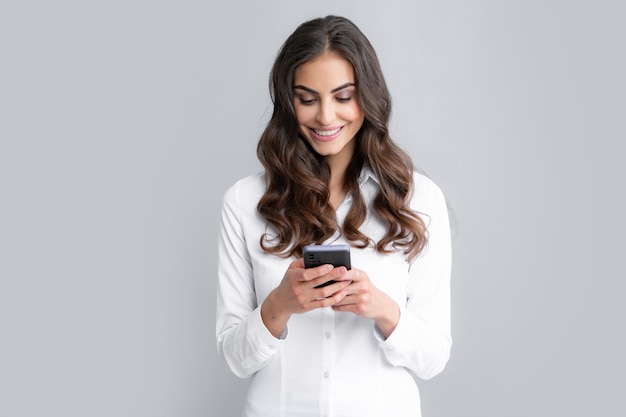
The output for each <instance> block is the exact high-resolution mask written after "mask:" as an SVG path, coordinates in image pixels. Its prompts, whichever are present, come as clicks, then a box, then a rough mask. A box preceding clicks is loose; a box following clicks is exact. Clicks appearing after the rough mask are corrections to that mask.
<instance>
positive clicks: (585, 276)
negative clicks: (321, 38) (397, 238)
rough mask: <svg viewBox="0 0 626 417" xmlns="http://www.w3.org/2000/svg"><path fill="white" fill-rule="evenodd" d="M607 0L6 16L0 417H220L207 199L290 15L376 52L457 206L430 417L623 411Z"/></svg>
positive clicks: (419, 154) (618, 188) (213, 210)
mask: <svg viewBox="0 0 626 417" xmlns="http://www.w3.org/2000/svg"><path fill="white" fill-rule="evenodd" d="M618 3H620V2H618V1H615V2H610V1H593V2H592V1H587V2H583V1H557V0H544V1H532V0H531V1H486V0H484V1H437V2H435V1H432V2H425V1H417V2H415V1H405V2H397V1H378V0H376V1H362V0H361V1H336V0H334V1H306V2H304V1H286V0H285V1H276V0H274V1H263V2H261V1H259V2H255V1H249V2H241V1H233V2H210V1H204V2H201V1H185V0H182V1H176V2H174V1H139V0H126V1H107V2H104V1H101V2H81V1H63V0H61V1H55V2H44V1H30V2H18V1H8V2H6V1H5V2H2V5H1V6H0V47H1V50H0V53H1V54H0V62H1V65H0V138H1V145H0V187H1V188H0V193H1V194H0V198H1V205H0V257H1V258H0V259H1V261H0V278H1V280H0V338H1V339H0V416H2V417H21V416H29V417H30V416H33V417H34V416H64V417H74V416H76V417H79V416H80V417H84V416H94V417H95V416H107V417H108V416H129V417H155V416H163V417H196V416H198V417H199V416H236V415H238V414H239V412H240V409H241V402H242V398H243V395H244V389H245V382H244V381H240V380H238V379H236V378H235V377H234V376H232V375H231V374H230V373H229V372H228V371H227V370H226V368H225V366H224V365H223V364H222V362H221V361H220V359H219V358H218V356H217V353H216V349H215V339H214V317H215V313H214V308H215V303H214V288H215V262H216V232H217V226H218V217H219V205H220V199H221V195H222V193H223V192H224V190H225V189H226V187H228V186H229V185H230V184H231V183H232V182H233V181H235V180H236V179H238V178H240V177H242V176H245V175H248V174H251V173H254V172H256V171H258V170H259V169H260V166H259V164H258V162H257V160H256V156H255V146H256V141H257V139H258V136H259V134H260V132H261V130H262V129H263V126H264V123H265V122H266V120H267V117H268V114H269V112H270V110H271V107H270V102H269V96H268V92H267V76H268V72H269V69H270V66H271V64H272V62H273V59H274V57H275V54H276V52H277V50H278V48H279V46H280V44H281V43H282V42H283V40H284V39H285V38H286V36H287V35H288V34H289V33H291V31H292V30H293V29H295V27H296V26H297V24H299V23H300V22H302V21H304V20H308V19H310V18H313V17H317V16H323V15H326V14H331V13H332V14H342V15H345V16H347V17H349V18H351V19H352V20H353V21H354V22H355V23H356V24H357V25H359V26H360V27H361V29H362V30H363V31H364V32H365V33H366V34H367V36H368V37H369V38H370V40H371V41H372V43H373V45H374V47H375V48H376V49H377V51H378V54H379V57H380V59H381V62H382V66H383V70H384V72H385V74H386V77H387V80H388V83H389V87H390V90H391V93H392V97H393V99H394V113H393V120H392V134H393V137H394V138H395V139H396V140H397V142H399V143H400V144H401V145H402V146H403V147H404V148H405V149H406V150H407V151H409V153H410V154H411V155H412V156H413V157H414V159H415V162H416V165H417V166H419V167H420V168H421V169H422V170H424V171H425V172H426V173H427V174H428V175H430V176H431V177H432V178H433V179H434V180H435V181H436V182H437V183H438V184H439V185H440V186H441V187H442V188H443V190H444V191H445V193H446V195H447V197H448V200H449V203H450V206H451V208H452V209H453V212H454V214H455V237H454V265H453V271H454V272H453V285H452V292H453V294H452V295H453V332H454V346H453V351H452V358H451V360H450V363H449V366H448V367H447V369H446V370H445V371H444V373H443V374H441V375H439V376H438V377H436V378H435V379H433V380H431V381H426V382H421V383H420V386H421V389H422V396H423V404H424V415H425V417H444V416H459V417H461V416H467V417H469V416H480V417H491V416H493V417H502V416H507V417H514V416H591V415H601V416H618V415H619V416H623V415H624V413H625V407H624V403H623V391H624V388H626V386H625V385H624V382H623V381H624V380H623V375H624V372H625V371H626V369H625V368H626V367H625V361H624V358H623V354H624V353H623V352H624V351H625V350H626V343H625V337H624V317H625V313H626V311H625V308H624V305H623V303H622V293H623V290H624V283H623V280H624V278H625V274H624V269H623V268H622V262H620V261H621V260H622V259H623V249H624V244H623V236H624V232H625V228H624V220H623V216H624V208H625V207H624V202H623V194H624V191H623V183H624V178H625V175H624V169H623V168H622V167H621V165H622V157H623V148H622V147H621V143H620V142H623V141H624V139H626V135H625V129H624V127H623V123H624V118H625V117H624V116H625V114H626V112H625V110H626V108H625V105H624V97H625V94H626V84H625V82H624V74H625V73H626V59H625V57H624V39H625V38H626V31H625V30H624V22H623V17H624V11H625V10H624V7H623V6H618Z"/></svg>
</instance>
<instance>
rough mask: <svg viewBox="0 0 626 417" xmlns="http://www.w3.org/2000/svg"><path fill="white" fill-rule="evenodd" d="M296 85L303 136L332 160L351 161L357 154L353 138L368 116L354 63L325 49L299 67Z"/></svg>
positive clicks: (296, 73)
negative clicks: (363, 104) (360, 94)
mask: <svg viewBox="0 0 626 417" xmlns="http://www.w3.org/2000/svg"><path fill="white" fill-rule="evenodd" d="M293 89H294V108H295V111H296V118H297V119H298V125H299V129H300V133H301V134H302V136H303V137H304V138H305V139H306V141H307V142H308V143H309V144H310V145H311V146H312V147H313V149H314V150H315V151H316V152H317V153H319V154H320V155H323V156H325V157H326V159H327V160H328V161H329V163H331V161H334V160H337V162H339V161H343V162H344V163H345V164H347V162H348V161H349V160H350V159H351V158H352V155H353V154H354V146H355V141H354V140H352V139H353V138H354V136H355V135H356V133H357V132H358V131H359V129H360V128H361V126H362V125H363V118H364V116H363V112H362V111H361V107H360V106H359V104H358V101H357V97H356V95H357V90H356V85H355V82H354V70H353V69H352V65H350V63H349V62H348V61H346V60H345V59H343V58H341V57H339V56H338V55H336V54H333V53H324V54H323V55H321V56H319V57H318V58H316V59H314V60H313V61H310V62H307V63H304V64H302V65H301V66H299V67H298V68H297V69H296V71H295V74H294V87H293Z"/></svg>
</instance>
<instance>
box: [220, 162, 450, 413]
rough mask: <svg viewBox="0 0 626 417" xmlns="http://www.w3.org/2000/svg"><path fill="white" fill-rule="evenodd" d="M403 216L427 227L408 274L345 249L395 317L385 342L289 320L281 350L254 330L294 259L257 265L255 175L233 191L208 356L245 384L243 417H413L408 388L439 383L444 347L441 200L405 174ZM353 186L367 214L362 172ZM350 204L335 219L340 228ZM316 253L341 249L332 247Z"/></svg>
mask: <svg viewBox="0 0 626 417" xmlns="http://www.w3.org/2000/svg"><path fill="white" fill-rule="evenodd" d="M413 177H414V193H413V197H412V200H411V208H412V209H413V210H415V211H417V212H418V213H420V215H421V216H422V218H423V219H424V220H425V222H426V225H427V226H428V237H429V241H428V246H427V247H426V248H425V249H424V251H423V252H422V253H421V254H420V255H419V256H418V257H417V258H416V259H414V260H413V261H412V262H411V263H408V262H407V259H406V256H405V255H403V254H402V253H401V252H399V253H393V254H387V255H384V254H380V253H377V252H375V251H374V250H373V249H372V248H366V249H356V248H351V258H352V267H353V268H358V269H361V270H363V271H365V272H366V273H367V274H368V276H369V278H370V280H371V281H372V283H373V284H374V285H375V286H376V287H377V288H379V289H380V290H382V291H384V292H385V293H387V294H388V295H389V296H391V297H392V298H393V299H394V300H395V301H396V302H397V303H398V305H399V306H400V311H401V314H400V321H399V322H398V325H397V326H396V328H395V330H394V331H393V333H392V334H391V335H390V336H389V337H388V338H387V339H384V338H383V336H382V335H381V333H380V332H379V331H378V330H377V329H376V326H375V325H374V321H373V320H371V319H365V318H362V317H359V316H357V315H355V314H352V313H344V312H335V311H334V310H332V309H331V308H323V309H316V310H313V311H309V312H306V313H304V314H294V315H292V316H291V318H290V319H289V323H288V326H287V329H285V331H284V332H283V334H282V335H281V338H279V339H277V338H275V337H274V336H273V335H272V334H271V333H270V332H269V331H268V330H267V328H266V327H265V325H264V324H263V321H262V320H261V314H260V306H261V304H262V303H263V301H264V300H265V298H266V297H267V295H268V294H269V293H270V292H271V291H272V290H273V289H274V288H276V287H277V286H278V284H279V283H280V281H281V280H282V278H283V276H284V274H285V271H286V270H287V268H288V266H289V264H290V263H291V262H292V261H293V259H294V258H289V259H283V258H280V257H278V256H275V255H268V254H266V253H263V251H262V250H261V247H260V245H259V241H260V239H261V236H262V235H263V234H264V233H266V232H267V231H268V230H271V229H268V226H267V223H266V221H265V219H264V218H263V217H262V216H261V215H260V214H259V213H258V211H257V203H258V201H259V199H260V197H261V196H262V194H263V192H264V191H265V187H266V183H265V175H264V174H263V173H260V174H256V175H253V176H250V177H247V178H244V179H242V180H240V181H238V182H237V183H235V184H234V185H233V186H232V187H231V188H230V189H228V191H227V192H226V193H225V195H224V199H223V210H222V220H221V229H220V237H219V245H218V250H219V266H218V292H217V316H216V318H217V320H216V335H217V346H218V350H219V352H220V354H221V355H222V356H223V357H224V360H225V361H226V363H227V365H228V367H229V368H230V369H231V370H232V372H234V373H235V374H236V375H237V376H239V377H242V378H251V381H250V386H249V390H248V394H247V398H246V403H245V405H244V412H243V415H244V416H249V417H281V416H284V417H305V416H306V417H309V416H311V417H312V416H317V417H320V416H325V417H339V416H342V417H344V416H355V417H356V416H358V417H369V416H372V417H374V416H375V417H381V416H393V417H404V416H406V417H409V416H410V417H416V416H420V397H419V392H418V388H417V385H416V382H415V379H414V376H417V377H419V378H422V379H428V378H431V377H433V376H434V375H436V374H438V373H439V372H441V371H442V370H443V368H444V366H445V364H446V362H447V361H448V358H449V354H450V346H451V344H452V340H451V335H450V252H451V250H450V228H449V221H448V212H447V208H446V202H445V199H444V196H443V194H442V192H441V190H440V189H439V188H438V187H437V186H436V185H435V184H434V183H433V182H432V181H431V180H430V179H428V178H427V177H425V176H423V175H421V174H418V173H415V174H414V176H413ZM359 184H360V187H361V193H362V194H363V196H364V198H365V201H366V203H367V204H368V205H370V204H371V203H372V200H373V198H374V196H375V195H376V193H377V191H378V188H379V183H378V181H377V179H376V178H375V177H374V175H373V174H372V172H371V171H370V170H369V169H367V168H365V169H364V170H363V172H362V174H361V177H360V180H359ZM350 204H351V198H350V196H349V195H348V196H347V197H346V199H345V200H344V201H343V202H342V203H341V205H340V206H339V207H338V209H337V219H338V221H339V223H340V224H341V223H342V222H343V219H344V218H345V216H346V214H347V212H348V209H349V207H350ZM361 230H362V231H363V233H365V234H366V235H367V236H369V237H370V238H372V239H374V240H378V239H380V237H382V236H383V234H384V232H385V228H384V226H383V225H382V223H381V222H380V221H379V220H378V219H377V218H376V217H375V216H373V215H368V217H367V219H366V220H365V222H364V223H363V225H362V226H361ZM325 243H333V244H340V243H342V244H347V243H348V242H346V241H345V239H344V238H343V237H342V236H335V237H334V238H333V239H331V240H329V241H328V242H325Z"/></svg>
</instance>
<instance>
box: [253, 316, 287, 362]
mask: <svg viewBox="0 0 626 417" xmlns="http://www.w3.org/2000/svg"><path fill="white" fill-rule="evenodd" d="M248 325H249V328H248V330H249V333H248V338H249V340H250V342H251V343H252V345H253V346H256V347H257V349H258V350H259V353H260V354H261V355H263V354H264V353H265V355H271V354H273V353H274V352H275V351H276V349H278V347H279V346H280V345H281V343H282V341H283V340H284V339H285V338H287V327H285V330H283V331H282V333H281V334H280V337H279V338H278V339H277V338H275V337H274V335H273V334H272V333H270V331H269V330H268V329H267V327H265V324H264V323H263V319H262V318H261V307H260V306H259V307H258V308H256V309H255V310H254V313H253V314H252V317H251V320H250V322H249V324H248ZM265 355H263V356H265Z"/></svg>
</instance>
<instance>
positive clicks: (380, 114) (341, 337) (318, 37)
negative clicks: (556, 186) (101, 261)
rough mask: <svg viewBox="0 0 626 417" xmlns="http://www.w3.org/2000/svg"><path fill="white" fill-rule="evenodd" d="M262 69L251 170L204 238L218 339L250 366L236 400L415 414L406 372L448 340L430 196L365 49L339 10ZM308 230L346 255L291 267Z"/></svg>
mask: <svg viewBox="0 0 626 417" xmlns="http://www.w3.org/2000/svg"><path fill="white" fill-rule="evenodd" d="M270 82H271V84H270V90H271V95H272V100H273V103H274V111H273V114H272V117H271V120H270V121H269V123H268V125H267V127H266V129H265V131H264V132H263V134H262V136H261V139H260V141H259V144H258V149H257V153H258V157H259V159H260V161H261V162H262V164H263V166H264V172H262V173H259V174H257V175H252V176H250V177H247V178H244V179H241V180H240V181H238V182H237V183H236V184H234V185H233V186H232V187H231V188H230V189H229V190H228V191H227V192H226V194H225V196H224V200H223V212H222V222H221V230H220V238H219V268H218V294H217V323H216V334H217V345H218V350H219V352H220V353H221V355H222V356H223V357H224V360H225V361H226V363H227V364H228V366H229V368H230V369H231V370H232V371H233V372H234V373H235V374H236V375H237V376H239V377H242V378H251V381H250V385H249V389H248V394H247V399H246V403H245V405H244V413H243V414H244V415H245V416H254V417H260V416H267V417H279V416H287V417H297V416H328V417H330V416H358V417H367V416H377V417H380V416H394V417H403V416H407V417H408V416H411V417H415V416H419V415H420V397H419V392H418V388H417V385H416V382H415V379H414V377H419V378H422V379H428V378H431V377H433V376H434V375H436V374H438V373H439V372H441V371H442V370H443V368H444V366H445V364H446V362H447V361H448V358H449V354H450V346H451V335H450V230H449V222H448V214H447V210H446V202H445V199H444V196H443V194H442V192H441V191H440V189H439V188H438V187H437V186H436V185H435V184H434V183H433V182H432V181H431V180H429V179H428V178H426V177H424V176H423V175H420V174H418V173H416V172H414V170H413V165H412V162H411V161H410V159H409V157H408V156H407V154H406V153H405V152H403V151H402V150H401V149H400V148H399V147H398V146H397V145H395V144H394V143H393V141H392V140H391V139H390V137H389V133H388V121H389V115H390V110H391V105H390V97H389V92H388V90H387V87H386V84H385V80H384V78H383V74H382V72H381V69H380V65H379V62H378V58H377V57H376V54H375V52H374V49H373V48H372V46H371V44H370V42H369V41H368V40H367V38H366V37H365V36H364V35H363V34H362V33H361V31H360V30H359V29H358V28H357V27H356V26H355V25H354V24H353V23H352V22H351V21H349V20H347V19H345V18H342V17H336V16H328V17H325V18H320V19H314V20H311V21H308V22H305V23H303V24H302V25H300V26H299V27H298V28H297V29H296V30H295V31H294V32H293V33H292V34H291V36H289V38H288V39H287V40H286V41H285V43H284V44H283V46H282V48H281V50H280V53H279V55H278V57H277V58H276V61H275V63H274V66H273V68H272V72H271V79H270ZM308 244H347V245H350V247H351V248H350V249H351V260H352V269H350V270H348V269H346V268H345V267H343V266H340V267H336V268H333V267H332V266H331V265H321V266H317V267H314V268H308V269H305V268H304V263H303V260H302V248H303V246H305V245H308ZM330 280H333V281H334V283H332V284H330V285H327V286H323V287H319V285H320V284H322V283H325V282H327V281H330Z"/></svg>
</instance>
